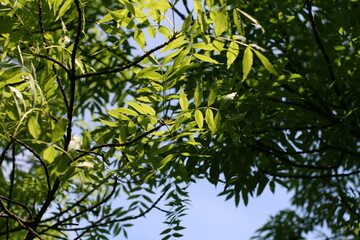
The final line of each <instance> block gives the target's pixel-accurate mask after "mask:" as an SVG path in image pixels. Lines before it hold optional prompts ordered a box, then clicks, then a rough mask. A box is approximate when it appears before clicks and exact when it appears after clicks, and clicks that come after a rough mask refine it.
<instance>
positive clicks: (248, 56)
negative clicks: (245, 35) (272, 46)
mask: <svg viewBox="0 0 360 240" xmlns="http://www.w3.org/2000/svg"><path fill="white" fill-rule="evenodd" d="M252 64H253V53H252V51H251V48H250V47H247V48H246V49H245V52H244V58H243V61H242V65H243V66H242V67H243V78H242V80H243V81H244V80H245V79H246V78H247V76H248V74H249V72H250V70H251V67H252Z"/></svg>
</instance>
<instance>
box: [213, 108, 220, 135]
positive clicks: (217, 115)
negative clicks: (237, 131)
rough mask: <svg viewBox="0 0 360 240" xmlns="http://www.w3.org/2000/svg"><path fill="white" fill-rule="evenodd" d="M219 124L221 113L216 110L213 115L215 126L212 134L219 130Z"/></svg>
mask: <svg viewBox="0 0 360 240" xmlns="http://www.w3.org/2000/svg"><path fill="white" fill-rule="evenodd" d="M220 125H221V113H220V111H218V112H217V113H216V115H215V127H214V131H213V133H214V134H215V133H216V132H217V131H218V130H219V128H220Z"/></svg>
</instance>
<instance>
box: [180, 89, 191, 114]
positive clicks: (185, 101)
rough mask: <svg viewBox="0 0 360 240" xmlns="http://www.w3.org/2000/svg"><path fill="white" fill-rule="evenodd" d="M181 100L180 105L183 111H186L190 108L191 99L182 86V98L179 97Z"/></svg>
mask: <svg viewBox="0 0 360 240" xmlns="http://www.w3.org/2000/svg"><path fill="white" fill-rule="evenodd" d="M179 102H180V107H181V109H182V110H183V111H186V110H188V108H189V101H188V99H187V97H186V94H185V92H184V89H182V88H180V99H179Z"/></svg>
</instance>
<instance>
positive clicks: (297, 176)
mask: <svg viewBox="0 0 360 240" xmlns="http://www.w3.org/2000/svg"><path fill="white" fill-rule="evenodd" d="M263 173H265V174H269V175H271V176H273V177H279V178H296V179H319V178H340V177H349V176H352V175H356V174H359V173H360V170H357V171H353V172H348V173H338V174H322V175H313V176H311V175H294V174H287V173H274V172H270V171H267V170H264V171H263Z"/></svg>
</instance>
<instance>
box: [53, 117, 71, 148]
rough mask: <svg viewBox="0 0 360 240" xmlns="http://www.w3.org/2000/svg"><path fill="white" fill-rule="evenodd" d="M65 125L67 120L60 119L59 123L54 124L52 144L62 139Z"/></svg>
mask: <svg viewBox="0 0 360 240" xmlns="http://www.w3.org/2000/svg"><path fill="white" fill-rule="evenodd" d="M67 124H68V119H66V118H62V119H60V121H59V122H57V123H56V125H55V128H54V130H53V131H52V135H51V141H52V142H53V143H56V142H58V141H60V140H61V139H62V138H63V137H64V135H65V132H66V127H67Z"/></svg>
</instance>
